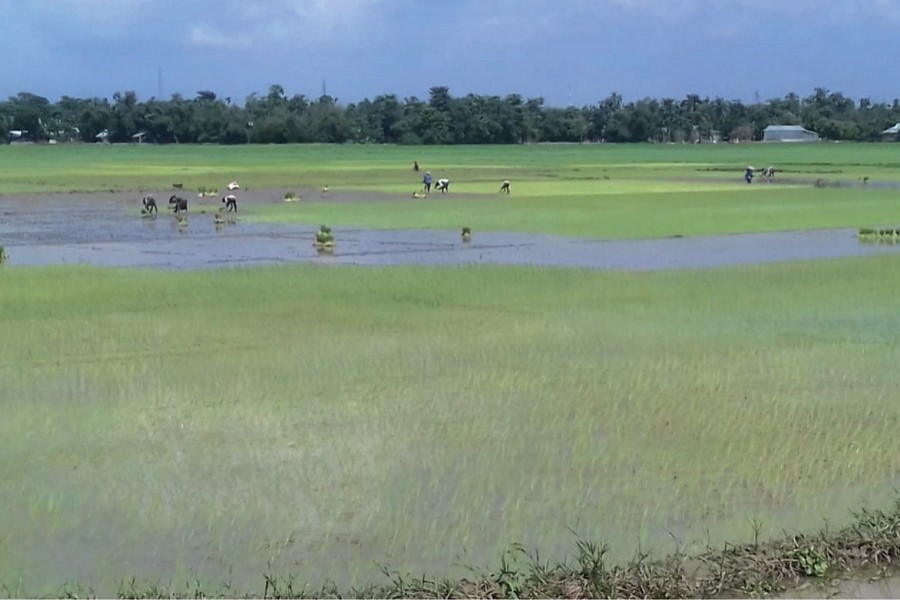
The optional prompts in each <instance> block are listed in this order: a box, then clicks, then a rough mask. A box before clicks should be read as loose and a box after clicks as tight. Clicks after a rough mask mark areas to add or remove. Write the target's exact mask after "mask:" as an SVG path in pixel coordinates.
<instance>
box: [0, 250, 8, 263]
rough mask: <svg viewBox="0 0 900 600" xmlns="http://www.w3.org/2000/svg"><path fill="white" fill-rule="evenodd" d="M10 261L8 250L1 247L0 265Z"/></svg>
mask: <svg viewBox="0 0 900 600" xmlns="http://www.w3.org/2000/svg"><path fill="white" fill-rule="evenodd" d="M8 259H9V254H7V253H6V248H4V247H3V246H0V264H3V263H5V262H6V261H7V260H8Z"/></svg>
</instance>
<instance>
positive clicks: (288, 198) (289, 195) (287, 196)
mask: <svg viewBox="0 0 900 600" xmlns="http://www.w3.org/2000/svg"><path fill="white" fill-rule="evenodd" d="M297 200H299V198H298V197H297V194H296V193H295V192H285V193H284V201H285V202H296V201H297Z"/></svg>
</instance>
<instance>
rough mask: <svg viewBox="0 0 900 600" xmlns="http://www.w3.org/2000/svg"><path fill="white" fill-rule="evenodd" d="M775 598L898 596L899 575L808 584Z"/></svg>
mask: <svg viewBox="0 0 900 600" xmlns="http://www.w3.org/2000/svg"><path fill="white" fill-rule="evenodd" d="M776 597H777V598H859V599H863V598H900V576H893V577H885V578H872V579H868V578H867V579H862V578H861V579H847V580H840V581H835V582H834V583H833V584H824V585H814V584H810V585H807V586H804V587H801V588H798V589H793V590H788V591H787V592H785V593H783V594H779V595H778V596H776Z"/></svg>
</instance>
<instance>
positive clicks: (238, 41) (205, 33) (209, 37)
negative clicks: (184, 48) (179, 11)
mask: <svg viewBox="0 0 900 600" xmlns="http://www.w3.org/2000/svg"><path fill="white" fill-rule="evenodd" d="M188 43H189V44H191V45H193V46H201V47H213V48H217V47H219V48H236V47H246V46H248V45H249V44H250V38H249V37H248V36H247V35H246V34H243V33H237V34H226V33H222V32H221V31H219V30H218V29H216V28H215V27H210V26H209V25H204V24H197V25H194V26H193V27H191V31H190V34H189V35H188Z"/></svg>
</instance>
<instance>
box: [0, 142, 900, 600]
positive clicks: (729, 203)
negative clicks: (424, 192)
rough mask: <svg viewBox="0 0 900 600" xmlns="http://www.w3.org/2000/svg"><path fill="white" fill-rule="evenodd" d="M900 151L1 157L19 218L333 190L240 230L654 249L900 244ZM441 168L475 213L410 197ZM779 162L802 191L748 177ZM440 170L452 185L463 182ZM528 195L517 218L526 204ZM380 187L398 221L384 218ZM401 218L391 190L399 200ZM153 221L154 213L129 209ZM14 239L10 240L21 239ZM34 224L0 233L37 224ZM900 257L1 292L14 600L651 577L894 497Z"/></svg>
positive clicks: (46, 279)
mask: <svg viewBox="0 0 900 600" xmlns="http://www.w3.org/2000/svg"><path fill="white" fill-rule="evenodd" d="M892 148H893V147H892V146H889V145H886V144H885V145H850V144H818V145H813V146H808V145H802V146H799V145H796V146H792V145H785V146H770V145H759V144H755V145H742V146H721V145H720V146H715V147H713V146H706V145H704V146H698V147H695V146H682V147H670V146H658V147H657V146H637V147H624V148H623V147H611V146H565V145H562V146H532V147H512V148H502V149H498V148H489V147H485V148H480V147H479V148H471V147H470V148H413V147H409V148H406V147H383V148H382V147H378V148H370V147H352V146H345V147H331V146H315V147H307V146H302V147H301V146H287V147H252V146H251V147H239V148H221V147H174V148H154V147H133V146H123V147H115V146H114V147H100V146H97V147H94V146H91V147H87V146H84V147H64V146H53V147H51V146H45V147H37V146H20V147H0V194H4V195H12V194H28V195H29V198H32V199H33V201H34V202H36V203H39V202H41V198H42V197H43V196H45V195H46V194H48V193H51V192H69V191H75V190H82V191H100V190H118V191H121V193H122V194H123V196H127V197H131V196H133V197H134V199H135V207H136V206H137V202H138V201H139V198H140V196H139V195H138V194H139V192H140V190H148V189H151V190H152V189H170V186H171V185H172V184H173V183H176V182H177V183H181V184H182V185H183V186H184V188H185V189H189V190H190V189H197V188H199V187H201V186H212V187H217V188H218V189H220V190H221V189H223V186H224V183H223V181H224V182H227V181H230V180H233V179H236V180H238V181H240V182H241V185H242V189H243V190H247V189H255V190H277V191H278V193H277V194H275V196H274V197H275V198H277V199H281V198H283V197H285V196H284V195H285V194H287V193H289V192H292V191H294V190H300V189H301V188H302V189H320V188H321V187H322V186H324V185H327V186H328V187H329V190H330V191H329V194H331V195H332V196H333V197H340V195H341V194H347V195H348V197H350V195H351V194H356V196H354V197H355V198H357V200H356V201H340V202H329V201H328V199H327V198H316V199H315V200H311V199H310V198H303V197H302V195H301V197H300V198H299V199H298V200H297V201H296V202H291V203H287V204H285V203H270V205H263V204H262V203H260V204H258V205H250V206H246V207H245V206H244V205H242V208H241V213H240V217H239V218H240V219H247V220H258V221H260V220H261V221H279V222H284V223H310V224H315V225H319V224H321V223H327V224H328V225H329V226H331V227H334V229H335V231H336V232H338V233H337V236H338V238H339V235H340V227H347V226H359V227H374V228H399V227H415V228H431V229H445V228H446V229H453V230H454V232H456V233H458V232H459V231H460V227H464V226H468V227H471V228H472V230H473V231H474V232H475V235H476V236H477V235H478V233H479V232H481V231H490V230H509V231H526V232H543V233H554V234H560V235H569V236H583V237H605V238H628V237H662V236H669V235H706V234H713V233H737V232H742V231H773V230H784V229H806V228H816V227H860V228H862V227H881V226H895V227H896V226H897V223H896V198H895V195H896V193H897V192H896V191H893V190H891V189H861V188H858V187H841V188H831V187H827V188H816V187H814V186H812V185H810V184H808V183H804V182H805V181H807V180H808V179H810V178H811V179H816V178H827V179H828V180H829V181H832V180H833V181H856V180H857V179H858V178H860V177H864V176H869V177H871V179H872V181H873V182H874V181H880V182H889V183H890V182H896V181H897V180H898V179H900V178H898V176H897V173H900V171H898V170H897V167H898V166H900V163H898V162H896V160H895V159H894V157H893V154H892V152H891V150H892ZM414 160H418V161H419V164H420V165H422V168H423V169H426V168H428V169H430V170H432V172H433V173H434V174H435V177H436V178H437V177H439V176H441V175H442V174H448V176H449V177H450V178H451V180H452V181H453V182H454V183H453V184H452V186H451V190H453V192H452V193H453V194H459V196H464V197H455V198H454V199H453V200H452V201H451V200H450V199H449V198H448V199H447V200H446V201H444V200H442V199H441V198H440V195H438V196H437V197H436V196H434V195H432V196H431V197H430V198H429V199H428V200H427V201H423V202H414V201H403V202H400V201H398V200H401V199H402V200H408V197H409V195H410V193H411V192H412V191H413V189H415V188H416V186H417V185H418V181H419V179H420V176H421V174H415V173H413V172H412V169H411V166H412V162H413V161H414ZM746 164H754V165H756V166H757V167H761V166H767V165H768V164H774V165H776V166H778V167H779V168H781V169H783V170H784V172H783V175H780V176H783V177H784V178H794V179H796V180H797V181H798V182H799V183H789V184H783V183H780V184H777V185H775V184H773V185H769V184H759V185H757V184H754V185H752V186H746V185H744V184H743V183H742V182H741V179H740V177H741V171H742V169H743V166H745V165H746ZM435 165H436V166H435ZM506 178H509V179H511V180H512V181H513V194H512V195H511V196H510V197H509V198H499V197H498V196H497V194H496V188H497V187H498V185H499V181H501V180H502V179H506ZM365 194H371V197H364V195H365ZM393 196H396V198H394V197H393ZM135 212H136V216H135V218H139V217H138V216H137V208H135ZM2 218H3V217H2V215H0V219H2ZM14 228H15V223H14V222H11V221H10V220H9V219H6V220H3V221H0V246H2V244H3V243H4V241H3V239H2V236H3V232H4V231H10V230H14ZM897 282H900V262H898V261H897V259H896V258H893V257H873V258H864V259H852V260H835V261H824V262H802V263H790V264H781V265H770V266H757V267H741V268H729V269H712V270H703V271H666V272H649V273H627V272H619V273H614V272H608V273H602V272H587V271H580V270H574V269H570V270H566V269H532V268H518V267H515V268H514V267H498V266H472V267H465V268H462V267H452V268H449V267H448V268H431V267H428V268H426V267H396V268H351V267H348V268H327V267H321V266H313V265H297V266H291V267H265V268H255V269H241V268H235V269H223V270H219V271H203V272H178V273H176V272H163V271H146V270H145V271H137V270H134V271H129V270H124V269H94V268H84V267H42V268H26V267H17V266H12V265H3V266H2V267H0V290H2V292H0V414H2V415H3V418H2V419H0V439H2V440H3V458H4V460H3V461H0V482H2V483H0V506H3V507H4V510H3V511H0V595H6V596H40V595H47V594H55V593H59V590H61V589H63V586H65V585H66V584H78V585H83V586H89V587H91V588H92V589H93V590H94V591H95V592H96V593H98V594H100V595H106V596H109V595H114V594H115V593H116V591H117V590H118V589H119V586H120V585H121V584H122V583H123V582H128V581H130V580H131V579H132V578H133V577H134V578H137V580H139V581H148V582H151V584H154V585H155V584H156V583H160V582H161V584H162V585H166V584H167V583H168V582H172V583H173V584H175V585H177V586H179V587H183V586H184V585H189V583H190V582H193V581H196V582H203V584H204V589H207V590H208V589H213V590H214V589H217V586H223V585H226V584H227V585H230V587H223V588H221V589H224V590H226V593H227V590H231V595H242V594H247V593H256V594H260V593H261V592H262V589H263V582H264V579H263V578H264V576H265V575H267V574H270V575H285V576H286V575H291V574H293V575H296V576H297V577H298V578H300V579H301V580H306V581H309V582H311V583H312V584H313V585H317V584H321V583H323V582H324V581H326V580H333V581H335V582H338V583H339V584H341V585H352V584H357V583H364V582H367V581H372V580H373V579H375V578H378V577H380V573H381V566H382V565H387V566H389V567H390V568H392V569H397V570H400V571H401V572H405V571H410V572H412V573H416V574H422V573H432V574H435V575H437V576H454V575H458V574H461V573H464V572H465V569H464V567H463V565H473V566H477V567H485V568H489V565H494V564H496V562H497V559H498V557H499V555H500V553H501V551H502V550H503V549H505V548H507V547H508V546H509V544H513V543H522V544H524V545H525V546H526V547H528V548H533V549H537V550H539V551H540V552H541V555H542V556H544V557H546V558H561V557H564V556H565V554H566V553H567V552H570V551H571V550H572V548H573V542H574V540H575V535H576V534H577V535H578V536H580V537H581V538H584V539H588V540H594V541H598V542H605V543H609V544H610V546H611V554H610V557H611V558H612V559H614V560H625V559H628V558H630V557H631V556H632V555H633V553H634V552H635V551H636V550H637V549H638V548H640V549H641V550H642V551H647V552H650V553H651V554H653V555H654V556H661V555H664V554H667V553H669V552H672V551H673V550H675V549H677V548H678V547H679V545H680V544H683V545H685V547H687V548H689V549H690V548H694V547H701V546H702V547H705V546H706V544H712V545H720V544H722V543H724V542H726V541H730V542H740V541H748V540H753V539H755V537H757V536H762V537H770V536H778V535H780V534H781V533H782V531H783V530H787V531H789V532H793V531H814V530H817V529H819V528H821V527H822V526H823V525H824V524H825V523H826V521H827V522H828V523H829V524H840V523H846V522H849V521H850V519H851V513H850V511H851V510H855V509H858V508H859V507H861V506H864V505H882V504H885V503H889V502H890V501H892V500H893V499H894V497H895V488H896V486H897V484H898V483H900V480H898V477H897V475H898V472H900V453H897V452H895V451H894V448H895V446H896V442H895V438H896V433H895V432H896V430H897V428H898V425H900V407H898V405H897V402H896V394H897V389H898V386H900V374H898V371H897V369H896V365H897V364H898V360H900V344H898V341H897V338H896V336H895V335H894V332H895V331H897V330H898V328H900V316H898V314H897V311H896V298H897V295H898V291H900V284H898V283H897Z"/></svg>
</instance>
